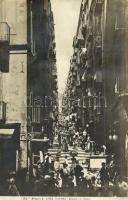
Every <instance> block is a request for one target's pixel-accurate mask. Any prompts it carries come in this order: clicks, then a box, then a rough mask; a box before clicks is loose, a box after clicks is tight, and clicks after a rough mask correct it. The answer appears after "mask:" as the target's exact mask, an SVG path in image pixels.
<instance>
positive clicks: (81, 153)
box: [48, 142, 90, 167]
mask: <svg viewBox="0 0 128 200" xmlns="http://www.w3.org/2000/svg"><path fill="white" fill-rule="evenodd" d="M72 150H73V147H72V146H69V147H68V152H64V151H62V149H61V148H60V147H59V145H58V143H57V142H54V143H53V147H52V148H49V149H48V153H50V154H51V156H52V157H54V158H55V157H56V155H57V153H59V155H60V156H59V159H60V163H61V164H62V163H63V162H64V159H65V156H66V155H67V158H68V164H69V166H70V165H71V155H70V151H72ZM76 151H77V152H78V154H77V156H76V159H77V160H78V161H79V164H80V165H82V166H83V167H84V166H85V164H82V163H84V162H85V160H86V158H87V157H88V156H89V155H90V154H89V153H86V152H85V150H82V149H81V148H80V147H78V148H77V150H76Z"/></svg>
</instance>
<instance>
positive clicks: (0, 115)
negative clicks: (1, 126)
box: [0, 101, 6, 122]
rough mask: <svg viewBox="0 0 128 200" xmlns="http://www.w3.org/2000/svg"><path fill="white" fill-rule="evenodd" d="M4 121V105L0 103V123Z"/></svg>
mask: <svg viewBox="0 0 128 200" xmlns="http://www.w3.org/2000/svg"><path fill="white" fill-rule="evenodd" d="M5 120H6V103H5V102H3V101H0V122H5Z"/></svg>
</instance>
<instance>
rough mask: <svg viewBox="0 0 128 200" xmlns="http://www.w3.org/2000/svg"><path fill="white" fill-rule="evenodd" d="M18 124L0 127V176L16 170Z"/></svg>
mask: <svg viewBox="0 0 128 200" xmlns="http://www.w3.org/2000/svg"><path fill="white" fill-rule="evenodd" d="M19 149H20V124H6V125H0V174H1V176H6V175H8V173H9V172H10V171H17V170H18V159H19V158H18V157H19Z"/></svg>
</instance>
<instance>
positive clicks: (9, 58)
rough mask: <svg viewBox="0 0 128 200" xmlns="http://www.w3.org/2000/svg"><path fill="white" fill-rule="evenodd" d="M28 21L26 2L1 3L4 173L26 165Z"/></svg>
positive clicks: (0, 104)
mask: <svg viewBox="0 0 128 200" xmlns="http://www.w3.org/2000/svg"><path fill="white" fill-rule="evenodd" d="M8 9H9V12H8ZM26 22H27V3H26V1H25V0H19V1H15V0H12V1H7V0H4V1H3V0H1V1H0V83H1V84H0V136H1V139H0V142H1V145H0V154H1V156H0V168H1V172H2V171H3V169H5V170H17V169H18V168H25V167H26V166H27V141H26V136H27V98H26V97H27V23H26ZM22 70H23V72H22Z"/></svg>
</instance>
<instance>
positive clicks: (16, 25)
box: [0, 0, 58, 171]
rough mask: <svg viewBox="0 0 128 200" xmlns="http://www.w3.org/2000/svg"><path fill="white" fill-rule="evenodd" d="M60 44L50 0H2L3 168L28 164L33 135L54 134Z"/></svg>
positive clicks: (0, 149)
mask: <svg viewBox="0 0 128 200" xmlns="http://www.w3.org/2000/svg"><path fill="white" fill-rule="evenodd" d="M8 9H9V10H10V11H9V12H8ZM55 46H56V44H55V34H54V20H53V13H52V10H51V3H50V1H49V0H44V1H41V0H37V1H34V0H32V1H29V0H28V1H26V0H19V1H17V0H9V1H8V0H4V1H3V0H0V143H1V145H0V146H1V147H0V155H1V156H0V168H1V169H4V166H5V171H10V170H18V169H23V168H27V167H28V164H29V163H28V156H29V141H30V140H31V139H32V138H31V137H34V138H43V137H44V136H45V137H47V138H49V140H50V142H51V141H52V139H53V132H54V125H55V123H56V120H57V115H58V86H57V69H56V52H55ZM36 133H37V134H36ZM44 133H45V134H44ZM42 135H43V136H42ZM38 136H39V137H38ZM6 168H8V169H6Z"/></svg>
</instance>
